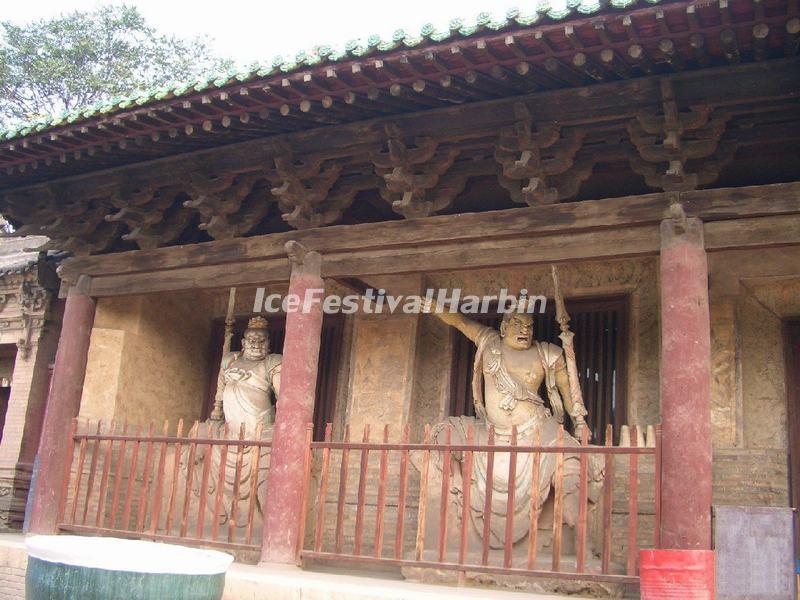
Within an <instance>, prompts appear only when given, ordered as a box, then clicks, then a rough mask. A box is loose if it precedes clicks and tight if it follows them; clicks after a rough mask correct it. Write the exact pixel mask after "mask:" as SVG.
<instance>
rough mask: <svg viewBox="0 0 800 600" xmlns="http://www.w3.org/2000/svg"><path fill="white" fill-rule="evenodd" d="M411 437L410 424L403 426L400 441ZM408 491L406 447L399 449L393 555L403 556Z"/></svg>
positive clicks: (406, 441)
mask: <svg viewBox="0 0 800 600" xmlns="http://www.w3.org/2000/svg"><path fill="white" fill-rule="evenodd" d="M410 437H411V426H410V425H409V424H408V423H406V424H405V425H404V426H403V436H402V439H401V443H403V444H408V440H409V439H410ZM407 493H408V448H405V449H403V450H401V451H400V488H399V490H398V498H397V525H396V528H395V536H394V557H395V558H403V536H404V534H405V518H406V494H407Z"/></svg>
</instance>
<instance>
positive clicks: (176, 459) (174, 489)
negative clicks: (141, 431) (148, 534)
mask: <svg viewBox="0 0 800 600" xmlns="http://www.w3.org/2000/svg"><path fill="white" fill-rule="evenodd" d="M182 435H183V419H179V420H178V432H177V436H178V437H181V436H182ZM180 468H181V443H180V442H177V443H176V444H175V455H174V456H173V460H172V484H171V486H170V490H169V503H168V504H167V526H166V534H167V535H170V534H171V533H172V515H173V510H174V509H175V500H176V497H177V495H178V485H179V484H180V482H179V478H178V474H179V473H180Z"/></svg>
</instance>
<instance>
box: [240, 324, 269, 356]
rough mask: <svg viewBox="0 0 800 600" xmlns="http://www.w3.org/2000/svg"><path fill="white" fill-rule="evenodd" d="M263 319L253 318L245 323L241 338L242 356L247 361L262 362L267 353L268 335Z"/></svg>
mask: <svg viewBox="0 0 800 600" xmlns="http://www.w3.org/2000/svg"><path fill="white" fill-rule="evenodd" d="M267 326H268V324H267V320H266V319H265V318H264V317H253V318H252V319H250V320H249V321H248V322H247V329H245V330H244V335H243V336H242V356H244V358H246V359H248V360H263V359H265V358H266V357H267V353H268V352H269V333H268V332H267Z"/></svg>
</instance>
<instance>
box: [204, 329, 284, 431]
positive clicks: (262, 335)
mask: <svg viewBox="0 0 800 600" xmlns="http://www.w3.org/2000/svg"><path fill="white" fill-rule="evenodd" d="M281 360H282V357H281V355H280V354H270V353H269V334H268V333H267V321H266V320H265V319H264V318H263V317H253V318H252V319H250V321H249V322H248V324H247V329H245V331H244V336H243V337H242V350H241V351H240V352H229V353H227V354H225V355H224V356H223V357H222V362H221V364H220V370H219V378H218V379H217V389H218V391H219V390H221V391H220V392H219V393H220V396H221V398H222V413H223V415H224V418H225V423H227V425H228V429H229V431H234V432H238V431H239V428H240V427H241V425H242V423H244V425H245V428H246V431H247V432H249V433H251V434H252V432H254V431H255V430H256V427H257V426H258V425H259V424H261V426H262V427H266V426H267V425H271V424H272V423H273V422H274V420H275V408H274V402H275V400H276V399H277V397H278V394H279V393H280V388H281Z"/></svg>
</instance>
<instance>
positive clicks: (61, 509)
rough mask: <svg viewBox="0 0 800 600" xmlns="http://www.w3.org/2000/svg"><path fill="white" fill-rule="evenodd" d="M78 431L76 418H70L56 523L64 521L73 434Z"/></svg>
mask: <svg viewBox="0 0 800 600" xmlns="http://www.w3.org/2000/svg"><path fill="white" fill-rule="evenodd" d="M77 432H78V419H77V418H76V419H72V421H70V424H69V434H68V436H69V437H68V438H67V455H66V457H65V459H64V474H63V476H62V477H61V494H60V495H59V497H58V524H59V525H60V524H62V523H64V517H65V516H66V512H67V496H68V494H69V480H70V475H71V474H72V462H73V461H74V460H75V458H74V456H73V454H75V435H76V434H77Z"/></svg>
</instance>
